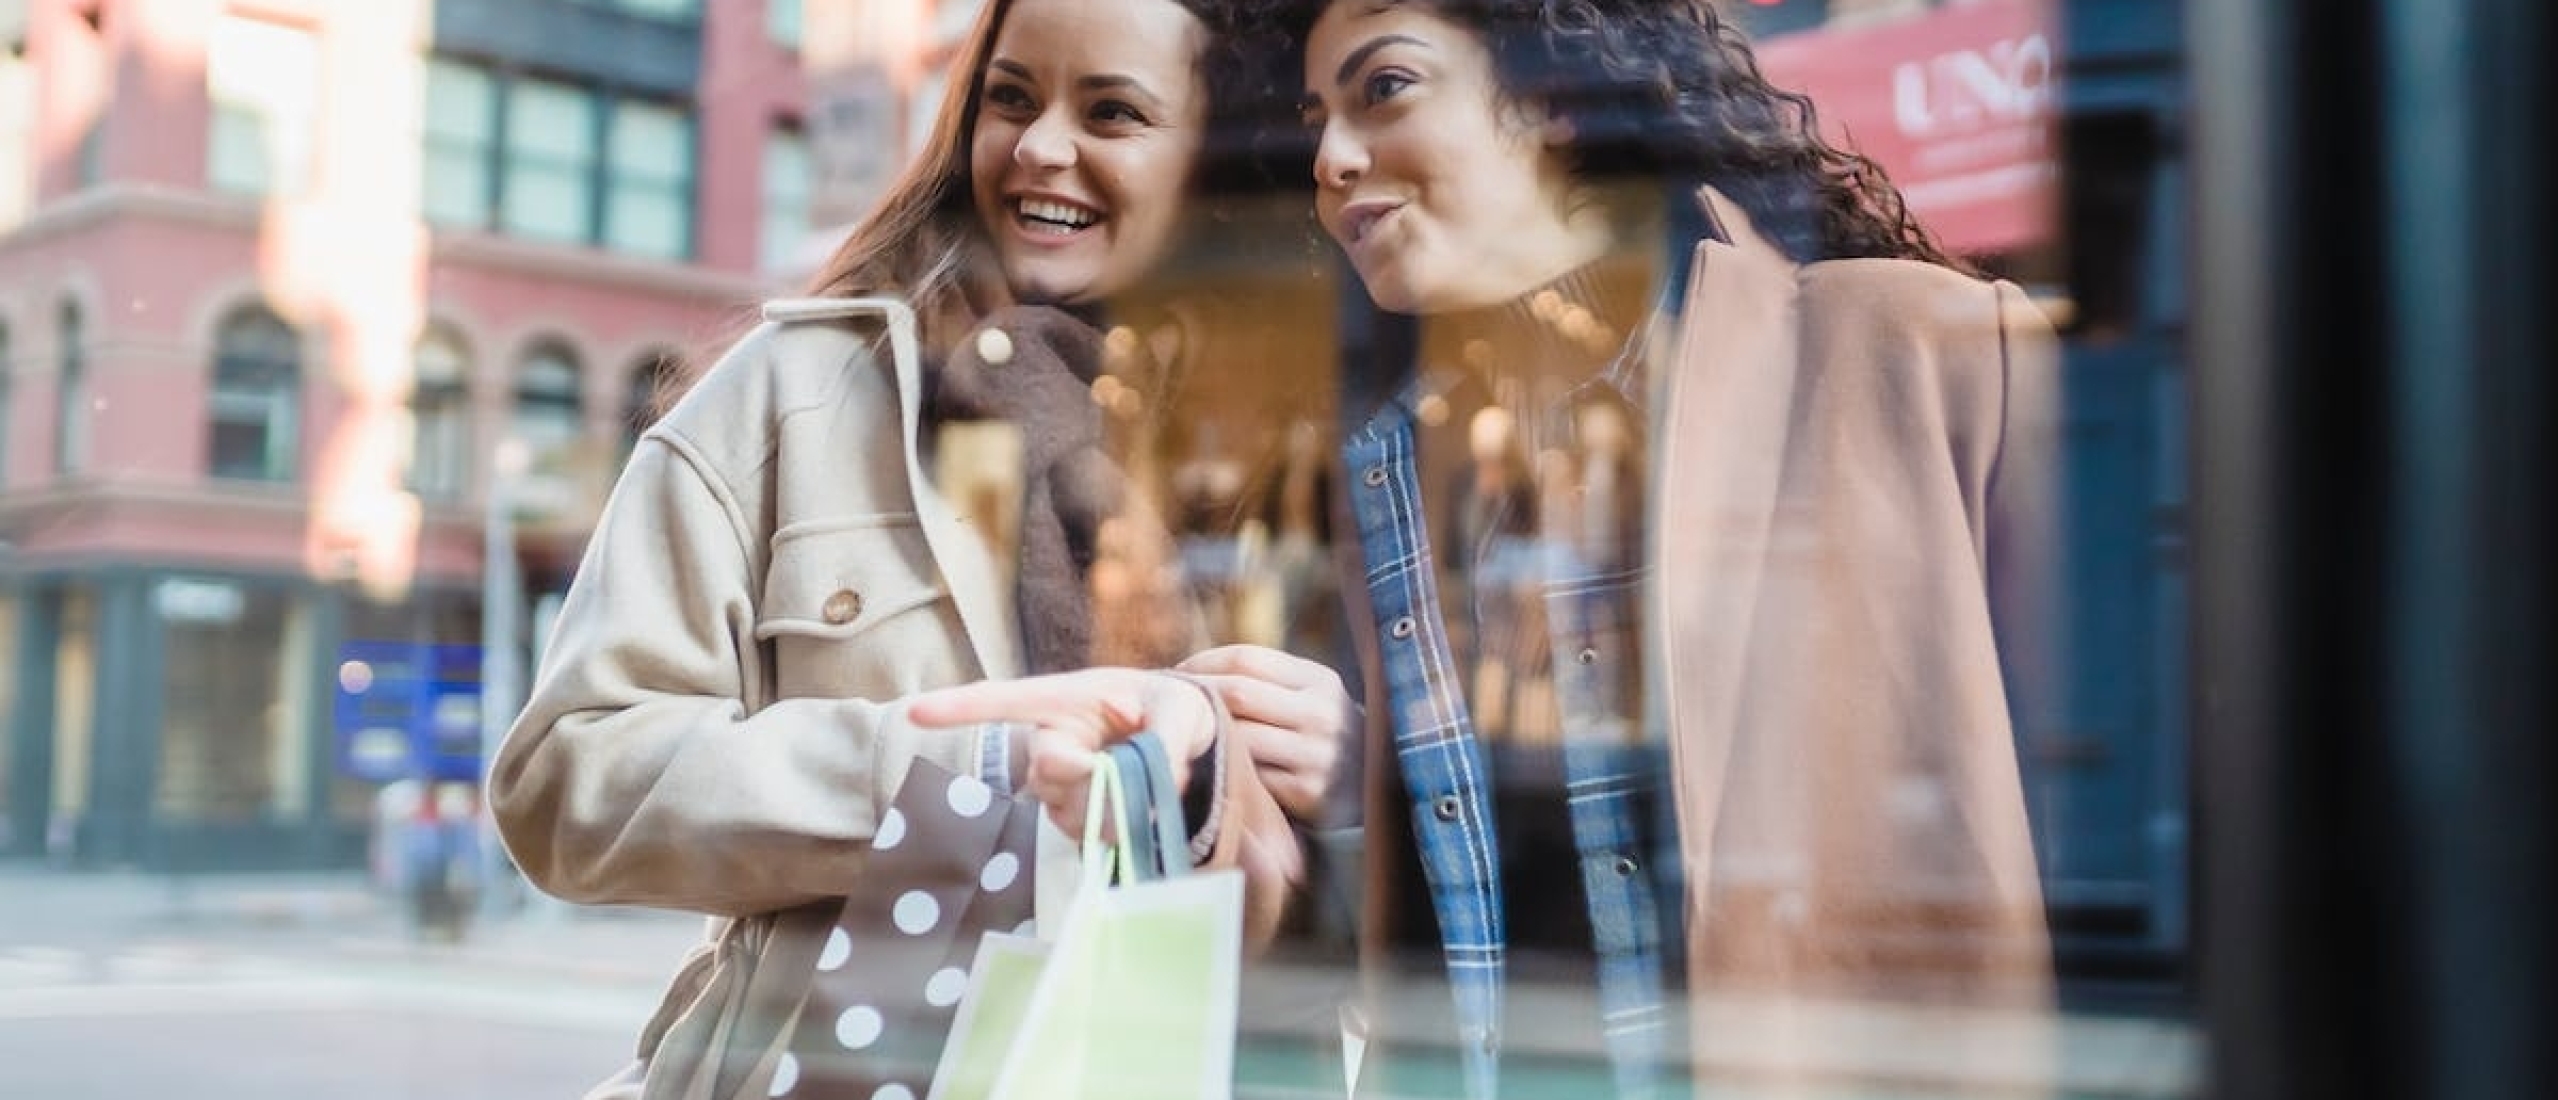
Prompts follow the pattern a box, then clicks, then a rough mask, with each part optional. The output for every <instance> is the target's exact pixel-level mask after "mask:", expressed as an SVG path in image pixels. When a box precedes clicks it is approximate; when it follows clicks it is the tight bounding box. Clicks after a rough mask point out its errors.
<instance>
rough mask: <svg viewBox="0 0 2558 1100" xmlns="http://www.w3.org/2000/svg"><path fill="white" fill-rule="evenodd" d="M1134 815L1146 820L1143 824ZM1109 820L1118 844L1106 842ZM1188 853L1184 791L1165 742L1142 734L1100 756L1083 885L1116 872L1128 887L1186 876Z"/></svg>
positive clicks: (1088, 815) (1087, 810) (1087, 813)
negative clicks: (1105, 825)
mask: <svg viewBox="0 0 2558 1100" xmlns="http://www.w3.org/2000/svg"><path fill="white" fill-rule="evenodd" d="M1132 816H1141V817H1142V818H1143V824H1142V825H1140V824H1139V823H1138V822H1136V821H1132V820H1131V818H1132ZM1105 821H1107V822H1108V823H1109V824H1110V825H1111V826H1113V827H1114V829H1115V830H1116V831H1115V832H1114V833H1113V834H1112V835H1115V836H1117V837H1118V838H1119V843H1117V844H1109V843H1105V842H1104V841H1103V832H1102V825H1103V823H1104V822H1105ZM1189 851H1190V838H1189V829H1188V826H1187V825H1186V824H1185V823H1184V822H1183V820H1182V813H1181V792H1180V791H1179V790H1178V789H1177V788H1175V787H1174V786H1173V782H1172V762H1171V761H1170V760H1169V759H1168V758H1167V757H1166V756H1165V755H1164V746H1163V740H1162V739H1161V738H1158V737H1156V736H1155V735H1154V734H1153V733H1152V732H1140V733H1139V734H1137V735H1136V736H1135V737H1131V738H1129V739H1128V740H1126V741H1122V742H1119V743H1116V744H1113V745H1111V746H1110V747H1108V748H1106V749H1103V750H1102V751H1101V752H1098V753H1095V754H1094V755H1093V769H1092V789H1091V791H1090V792H1089V797H1087V798H1086V799H1085V800H1084V847H1083V853H1084V881H1086V882H1094V883H1099V882H1110V881H1113V879H1111V878H1106V877H1104V876H1109V875H1112V874H1114V873H1115V874H1116V880H1115V881H1117V882H1119V883H1120V884H1122V885H1125V884H1129V883H1134V882H1141V881H1146V880H1149V879H1158V878H1170V877H1173V876H1176V875H1181V874H1185V873H1187V872H1188V871H1189V870H1190V861H1189V860H1188V859H1187V858H1184V857H1186V856H1187V855H1188V854H1189Z"/></svg>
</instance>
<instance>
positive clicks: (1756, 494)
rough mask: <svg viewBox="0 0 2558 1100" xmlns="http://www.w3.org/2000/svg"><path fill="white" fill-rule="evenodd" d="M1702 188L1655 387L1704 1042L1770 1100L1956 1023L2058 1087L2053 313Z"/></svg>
mask: <svg viewBox="0 0 2558 1100" xmlns="http://www.w3.org/2000/svg"><path fill="white" fill-rule="evenodd" d="M1700 201H1701V202H1702V203H1703V204H1704V206H1705V210H1706V213H1707V219H1706V220H1707V224H1708V232H1707V234H1706V237H1705V239H1702V240H1700V241H1698V242H1697V244H1696V245H1695V248H1694V251H1693V253H1692V258H1691V263H1690V268H1689V273H1688V274H1689V278H1688V284H1687V291H1686V297H1685V299H1684V301H1685V307H1684V309H1683V311H1682V313H1681V324H1680V326H1679V331H1680V334H1681V335H1680V340H1679V342H1678V345H1677V347H1676V350H1675V352H1674V353H1672V354H1671V355H1670V356H1669V357H1668V361H1666V362H1656V363H1655V365H1654V369H1653V370H1652V371H1651V374H1650V377H1651V379H1652V383H1653V386H1654V392H1653V394H1652V400H1651V403H1650V408H1651V410H1652V412H1653V415H1654V418H1655V422H1654V425H1653V430H1652V435H1651V439H1652V440H1653V443H1652V447H1653V453H1652V463H1653V467H1652V468H1653V471H1654V472H1653V476H1652V478H1651V479H1650V480H1651V482H1652V494H1653V496H1652V500H1651V502H1650V509H1651V515H1652V517H1653V526H1652V533H1651V536H1650V537H1651V544H1650V554H1651V558H1652V562H1653V565H1654V572H1655V576H1656V578H1657V581H1656V583H1655V584H1654V586H1653V588H1652V590H1651V593H1650V597H1649V603H1648V604H1647V607H1646V617H1647V629H1648V631H1649V642H1648V644H1649V645H1650V646H1651V647H1652V648H1653V650H1654V652H1653V653H1652V654H1651V655H1650V656H1651V660H1650V663H1649V666H1648V667H1649V668H1650V669H1651V672H1650V674H1649V675H1648V676H1647V680H1648V682H1650V683H1651V684H1653V685H1654V686H1655V690H1656V691H1659V692H1662V693H1665V698H1664V700H1663V701H1664V703H1665V704H1666V706H1665V713H1666V715H1667V716H1668V737H1669V739H1670V742H1671V768H1672V783H1673V785H1674V797H1675V799H1676V806H1677V820H1678V825H1679V831H1680V844H1681V848H1682V858H1683V860H1684V863H1685V867H1684V871H1685V877H1686V882H1687V893H1686V898H1685V902H1684V905H1685V913H1684V916H1685V924H1686V928H1687V936H1688V940H1687V947H1688V964H1689V965H1688V974H1687V981H1688V986H1689V996H1688V998H1687V1001H1686V1007H1687V1011H1688V1014H1689V1015H1690V1018H1691V1020H1692V1022H1693V1030H1692V1034H1691V1038H1692V1040H1693V1044H1694V1050H1693V1058H1694V1060H1695V1062H1696V1063H1697V1065H1698V1069H1699V1072H1700V1073H1701V1074H1703V1075H1706V1076H1709V1077H1718V1078H1726V1079H1730V1078H1739V1079H1746V1080H1750V1081H1753V1082H1756V1083H1757V1084H1758V1085H1761V1086H1769V1085H1778V1084H1782V1083H1786V1082H1806V1081H1811V1080H1815V1079H1819V1078H1822V1077H1826V1076H1830V1075H1832V1074H1840V1073H1844V1074H1848V1075H1851V1076H1862V1075H1864V1074H1865V1073H1867V1072H1875V1070H1874V1069H1873V1067H1870V1066H1867V1067H1861V1066H1859V1065H1857V1064H1855V1063H1856V1062H1857V1059H1859V1058H1862V1057H1866V1056H1867V1052H1868V1050H1869V1049H1870V1048H1873V1047H1874V1045H1875V1044H1874V1042H1873V1041H1872V1039H1873V1036H1874V1035H1876V1034H1898V1035H1899V1036H1901V1038H1902V1039H1903V1040H1906V1039H1908V1038H1909V1037H1911V1036H1922V1035H1930V1034H1936V1033H1932V1032H1929V1031H1928V1029H1929V1028H1935V1027H1943V1028H1948V1029H1950V1030H1946V1031H1944V1032H1943V1033H1942V1034H1941V1036H1940V1037H1939V1038H1937V1039H1932V1040H1924V1041H1922V1043H1921V1044H1920V1045H1931V1044H1932V1045H1933V1047H1934V1048H1935V1049H1933V1050H1932V1051H1930V1056H1931V1057H1932V1058H1934V1059H1935V1060H1936V1061H1938V1062H1943V1063H1945V1064H1946V1065H1947V1066H1948V1067H1950V1070H1951V1072H1954V1073H1956V1074H1957V1075H1962V1074H1985V1075H1987V1076H1988V1077H1990V1078H1991V1079H1999V1080H2005V1081H2009V1082H2013V1083H2022V1082H2023V1081H2024V1080H2029V1079H2034V1078H2037V1077H2039V1075H2040V1074H2041V1073H2042V1072H2044V1069H2045V1068H2046V1067H2045V1063H2047V1062H2048V1060H2049V1059H2048V1052H2047V1051H2044V1050H2043V1049H2041V1048H2042V1044H2043V1043H2044V1042H2045V1041H2046V1040H2047V1039H2048V1034H2047V1033H2046V1032H2045V1031H2043V1030H2042V1029H2041V1028H2040V1027H2039V1026H2038V1024H2037V1021H2038V1020H2039V1019H2040V1018H2041V1016H2042V1014H2043V1012H2044V1009H2045V1006H2046V1005H2047V1003H2048V998H2049V984H2050V964H2049V950H2048V944H2047V937H2046V932H2045V927H2044V919H2043V908H2042V895H2041V890H2040V885H2039V878H2038V876H2037V873H2036V867H2035V854H2034V849H2033V844H2032V838H2031V835H2030V834H2029V831H2028V828H2027V819H2026V813H2025V801H2024V797H2023V792H2022V786H2021V783H2020V781H2019V775H2018V769H2017V755H2016V747H2015V730H2016V727H2017V724H2018V720H2019V716H2020V713H2021V714H2022V715H2024V716H2029V717H2040V716H2046V715H2048V713H2049V711H2048V710H2047V709H2045V708H2047V707H2048V706H2049V702H2048V700H2049V699H2050V697H2051V693H2050V690H2049V689H2050V687H2051V683H2052V677H2053V676H2054V675H2055V674H2056V673H2057V672H2058V671H2059V670H2060V669H2062V668H2063V667H2065V666H2064V664H2063V662H2062V661H2061V660H2060V656H2059V654H2058V653H2056V652H2055V651H2054V648H2053V647H2054V646H2056V645H2057V644H2058V639H2059V632H2058V631H2057V630H2054V629H2052V625H2053V624H2052V623H2051V622H2050V621H2049V620H2050V613H2051V611H2052V610H2053V603H2052V601H2051V599H2050V593H2051V589H2050V585H2051V582H2052V581H2053V580H2054V574H2053V570H2052V568H2051V563H2052V559H2053V555H2054V552H2055V550H2056V549H2057V546H2058V542H2057V540H2058V537H2059V531H2058V529H2057V527H2056V526H2055V517H2054V508H2053V506H2054V499H2053V486H2054V484H2055V483H2056V481H2057V477H2058V474H2059V470H2058V468H2057V465H2056V463H2057V460H2058V454H2057V449H2056V446H2055V444H2056V442H2057V440H2056V426H2057V418H2058V413H2059V405H2058V397H2059V393H2058V388H2057V387H2058V384H2059V378H2058V373H2057V362H2056V357H2055V349H2054V344H2053V339H2052V334H2051V331H2050V328H2049V327H2048V325H2047V324H2046V322H2045V321H2044V320H2043V318H2042V316H2041V314H2040V313H2039V312H2038V311H2037V310H2036V309H2035V308H2034V307H2033V306H2032V305H2031V304H2029V303H2028V302H2027V301H2026V299H2025V297H2024V295H2023V294H2022V293H2021V292H2019V291H2018V290H2017V288H2016V287H2014V286H2013V285H2010V284H2007V283H1991V282H1984V281H1980V280H1976V279H1972V278H1969V277H1966V276H1964V275H1961V274H1958V273H1956V272H1952V271H1949V270H1946V269H1943V268H1939V267H1935V266H1932V265H1926V264H1920V263H1914V262H1909V261H1900V260H1872V259H1858V260H1838V261H1827V262H1819V263H1813V264H1808V265H1803V264H1797V263H1795V262H1793V261H1792V260H1790V259H1788V258H1787V257H1786V256H1785V255H1783V254H1782V253H1781V252H1779V251H1778V250H1777V249H1776V248H1775V247H1774V246H1773V245H1772V244H1770V243H1768V242H1767V241H1766V240H1765V239H1764V238H1762V237H1760V236H1759V235H1758V234H1757V233H1756V232H1755V231H1754V230H1753V229H1752V227H1751V226H1750V224H1749V222H1748V220H1747V218H1746V216H1745V215H1743V214H1742V213H1741V211H1740V210H1739V209H1738V208H1737V207H1736V206H1734V205H1733V204H1731V203H1730V202H1729V201H1728V200H1727V199H1724V198H1723V197H1722V196H1721V195H1719V194H1718V193H1716V192H1713V191H1712V190H1710V189H1708V190H1706V191H1704V192H1702V193H1701V194H1700ZM1352 633H1353V636H1354V637H1357V638H1359V639H1361V641H1362V642H1363V643H1364V644H1363V646H1362V648H1363V650H1368V651H1367V652H1363V653H1362V659H1363V661H1364V662H1366V663H1367V666H1368V669H1369V673H1370V675H1369V678H1368V679H1369V682H1370V683H1371V684H1376V683H1379V682H1381V676H1380V675H1379V674H1378V672H1377V667H1378V666H1377V665H1376V655H1375V653H1374V652H1373V649H1372V648H1371V647H1372V645H1373V642H1372V638H1373V635H1374V632H1373V631H1368V630H1359V631H1353V632H1352ZM1376 704H1377V700H1375V699H1373V698H1372V699H1371V705H1370V707H1369V711H1370V714H1371V715H1372V716H1381V715H1383V714H1384V713H1385V712H1386V709H1387V708H1385V707H1382V706H1378V705H1376ZM1388 741H1389V738H1388V737H1387V736H1386V735H1385V734H1384V733H1382V732H1381V731H1379V730H1376V729H1371V730H1370V752H1369V753H1368V754H1367V766H1366V769H1365V770H1366V773H1367V792H1368V795H1367V807H1368V808H1367V814H1366V817H1367V821H1368V822H1369V828H1372V829H1373V828H1382V827H1393V825H1392V823H1399V822H1404V821H1408V820H1412V818H1411V816H1410V815H1412V814H1413V813H1414V812H1415V811H1414V807H1413V806H1412V805H1411V802H1410V795H1409V793H1408V792H1406V791H1405V789H1404V785H1403V782H1402V780H1401V778H1400V776H1399V774H1398V773H1397V771H1396V766H1395V758H1394V754H1393V753H1392V752H1391V751H1390V750H1389V748H1388ZM1393 847H1394V846H1392V845H1385V844H1377V843H1370V844H1369V845H1368V850H1369V855H1370V863H1369V876H1368V877H1369V886H1368V890H1369V893H1370V896H1371V898H1376V897H1378V896H1379V895H1383V896H1385V898H1387V899H1388V904H1387V905H1374V904H1372V905H1369V906H1367V907H1366V915H1367V916H1368V918H1369V927H1368V928H1367V929H1366V936H1365V938H1366V940H1367V942H1368V943H1369V944H1370V945H1372V947H1374V946H1378V945H1382V944H1383V943H1384V941H1385V937H1386V935H1387V932H1386V927H1387V926H1386V924H1385V922H1386V921H1387V920H1389V919H1391V918H1390V916H1389V913H1390V909H1389V906H1406V907H1408V906H1423V907H1426V906H1427V905H1428V904H1429V902H1428V900H1427V897H1426V896H1425V895H1424V894H1423V893H1422V892H1421V890H1420V886H1421V883H1419V882H1417V881H1402V878H1403V872H1399V871H1397V870H1396V869H1395V862H1396V861H1395V857H1394V856H1393V855H1391V854H1390V853H1391V851H1392V849H1393ZM1572 874H1573V871H1572V869H1571V868H1570V867H1558V868H1557V869H1556V877H1557V880H1558V882H1563V881H1569V880H1570V879H1571V876H1572ZM1514 903H1515V899H1514ZM1973 1010H1977V1011H1973ZM1893 1021H1899V1022H1898V1023H1894V1022H1893ZM1967 1021H1968V1022H1970V1023H1977V1024H1980V1025H1981V1026H1979V1027H1961V1026H1958V1025H1961V1024H1963V1023H1965V1022H1967ZM1389 1026H1390V1025H1389ZM1532 1026H1533V1022H1532V1021H1527V1020H1522V1019H1518V1018H1515V1017H1514V1018H1513V1019H1512V1020H1511V1021H1510V1025H1509V1029H1508V1030H1509V1031H1510V1032H1511V1033H1512V1037H1513V1039H1514V1040H1519V1041H1532V1040H1533V1037H1532V1036H1529V1035H1524V1034H1522V1029H1523V1028H1526V1027H1532ZM1911 1027H1915V1028H1916V1030H1910V1028H1911ZM1877 1028H1880V1029H1883V1030H1882V1031H1880V1032H1878V1031H1877V1030H1876V1029H1877ZM1893 1028H1900V1029H1901V1030H1900V1031H1898V1032H1894V1031H1892V1029H1893ZM1991 1063H1996V1064H1994V1065H1993V1064H1991ZM1880 1072H1883V1073H1884V1074H1885V1075H1886V1076H1909V1075H1916V1076H1919V1077H1926V1076H1929V1075H1930V1073H1931V1072H1932V1071H1927V1070H1912V1069H1908V1068H1907V1067H1903V1069H1901V1070H1893V1069H1889V1068H1886V1069H1884V1070H1881V1071H1880Z"/></svg>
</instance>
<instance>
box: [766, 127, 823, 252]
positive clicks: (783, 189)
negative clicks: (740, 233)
mask: <svg viewBox="0 0 2558 1100" xmlns="http://www.w3.org/2000/svg"><path fill="white" fill-rule="evenodd" d="M813 182H814V181H813V180H812V179H811V177H810V166H809V162H808V137H807V135H805V134H802V133H800V132H799V128H798V127H795V126H776V127H774V128H773V130H772V132H771V133H769V134H766V135H765V136H764V225H763V252H762V256H763V266H764V270H766V271H780V270H784V269H786V268H788V267H789V265H790V260H791V257H792V256H794V255H797V254H798V252H799V250H800V248H801V246H802V245H804V244H806V243H807V241H808V234H809V224H808V202H809V192H810V190H811V185H812V183H813Z"/></svg>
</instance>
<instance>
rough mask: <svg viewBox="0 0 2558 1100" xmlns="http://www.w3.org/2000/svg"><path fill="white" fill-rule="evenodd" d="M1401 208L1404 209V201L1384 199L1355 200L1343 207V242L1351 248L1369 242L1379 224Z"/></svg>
mask: <svg viewBox="0 0 2558 1100" xmlns="http://www.w3.org/2000/svg"><path fill="white" fill-rule="evenodd" d="M1401 209H1403V204H1402V203H1399V202H1387V201H1382V200H1368V201H1363V202H1354V203H1351V204H1349V205H1348V206H1344V207H1342V208H1341V232H1342V236H1343V238H1344V239H1343V241H1342V243H1343V244H1344V245H1346V246H1348V247H1351V248H1357V247H1359V246H1360V245H1362V244H1365V243H1367V241H1368V238H1369V237H1370V236H1371V235H1373V234H1374V233H1375V232H1376V231H1377V226H1378V224H1379V223H1381V222H1383V221H1385V220H1386V218H1388V217H1390V216H1392V215H1393V214H1394V212H1395V211H1397V210H1401Z"/></svg>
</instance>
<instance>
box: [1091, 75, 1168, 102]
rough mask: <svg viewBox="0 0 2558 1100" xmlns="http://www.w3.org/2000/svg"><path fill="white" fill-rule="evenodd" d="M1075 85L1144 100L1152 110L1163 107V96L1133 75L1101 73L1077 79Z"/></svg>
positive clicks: (1093, 90)
mask: <svg viewBox="0 0 2558 1100" xmlns="http://www.w3.org/2000/svg"><path fill="white" fill-rule="evenodd" d="M1075 86H1076V87H1078V88H1082V89H1083V90H1085V91H1087V92H1119V93H1121V94H1123V95H1128V96H1131V97H1134V98H1136V99H1142V100H1144V101H1145V103H1146V106H1147V107H1149V108H1152V109H1154V110H1158V111H1160V110H1163V109H1164V99H1163V97H1162V96H1159V95H1156V94H1155V92H1154V89H1152V88H1148V87H1146V82H1145V81H1142V80H1139V79H1137V78H1136V77H1133V76H1123V75H1121V74H1118V73H1101V74H1098V75H1095V76H1087V77H1084V78H1083V79H1081V80H1077V81H1075Z"/></svg>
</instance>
